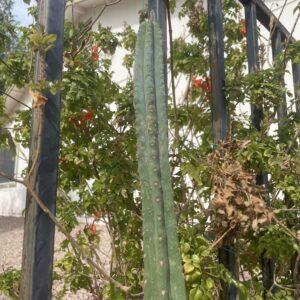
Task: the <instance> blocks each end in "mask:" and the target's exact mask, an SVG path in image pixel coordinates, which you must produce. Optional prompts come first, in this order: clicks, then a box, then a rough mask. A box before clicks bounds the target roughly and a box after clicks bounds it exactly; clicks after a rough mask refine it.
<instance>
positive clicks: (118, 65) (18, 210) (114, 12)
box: [0, 0, 300, 216]
mask: <svg viewBox="0 0 300 300" xmlns="http://www.w3.org/2000/svg"><path fill="white" fill-rule="evenodd" d="M143 2H146V1H141V0H123V1H121V2H120V3H119V4H117V5H113V6H110V7H108V8H107V9H106V10H105V11H104V13H103V15H102V16H101V18H100V22H101V23H102V25H104V26H110V27H112V30H113V31H114V32H120V31H122V29H123V28H124V24H125V22H126V23H127V24H129V25H131V26H132V27H133V29H135V30H137V29H138V20H139V15H138V12H139V10H141V9H142V8H143ZM182 2H183V0H180V1H178V3H179V4H180V3H182ZM265 2H266V4H267V5H268V6H270V7H271V8H272V9H275V11H274V12H275V14H276V15H278V14H279V13H280V5H282V3H283V2H284V0H279V1H265ZM76 3H78V5H77V6H75V8H74V10H73V15H74V16H75V18H76V19H77V20H81V21H85V20H88V19H89V18H90V17H93V18H95V17H96V16H97V15H98V14H99V12H100V11H101V9H102V5H101V0H80V1H76ZM99 3H100V5H99ZM295 4H296V2H295V1H293V0H290V1H288V5H287V6H286V9H285V11H284V12H283V14H282V17H281V19H280V20H281V22H282V23H283V24H284V25H285V26H286V27H287V29H288V30H291V29H292V27H293V20H294V19H295V16H294V15H293V9H294V7H295ZM242 14H243V12H241V15H242ZM66 15H67V18H68V19H71V17H72V11H71V9H70V8H68V10H67V13H66ZM184 24H185V21H184V20H180V21H179V19H178V17H177V14H176V13H175V16H174V17H173V20H172V26H173V37H174V38H177V37H179V36H186V28H185V26H184ZM299 26H300V24H298V26H297V28H296V30H295V33H294V36H295V38H297V39H299V38H300V27H299ZM96 28H97V25H95V26H94V29H96ZM265 36H267V32H265ZM124 54H125V50H124V49H120V48H118V50H117V52H116V53H115V55H114V56H113V64H112V71H113V80H115V81H116V82H118V83H120V84H122V83H123V82H125V81H126V79H127V76H128V74H127V71H126V69H125V68H124V67H123V66H122V57H123V55H124ZM185 82H186V80H185V78H184V77H181V78H179V79H177V82H176V85H177V99H178V100H179V101H180V99H181V97H182V96H183V94H184V91H185ZM286 83H287V85H288V87H289V88H290V89H291V90H292V89H293V85H292V79H291V76H289V75H287V77H286ZM11 94H12V95H14V97H15V98H17V99H21V100H22V101H23V102H26V103H28V104H30V103H31V98H30V95H29V94H28V90H26V89H23V90H13V91H11ZM6 107H7V111H8V112H9V113H11V114H12V113H13V112H14V111H15V110H16V109H20V108H21V107H18V106H17V105H16V102H15V101H13V100H11V99H7V105H6ZM245 109H246V110H249V108H245ZM22 152H24V153H25V156H28V150H27V149H21V150H18V151H17V158H16V174H21V172H22V170H23V169H24V168H25V167H26V161H25V160H24V158H21V157H22V154H21V153H22ZM25 199H26V190H25V188H24V187H23V186H21V185H20V184H15V183H10V184H0V215H5V216H8V215H9V216H20V215H21V214H22V212H23V210H24V207H25Z"/></svg>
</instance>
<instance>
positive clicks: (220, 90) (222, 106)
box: [208, 0, 238, 300]
mask: <svg viewBox="0 0 300 300" xmlns="http://www.w3.org/2000/svg"><path fill="white" fill-rule="evenodd" d="M222 19H223V17H222V3H221V0H210V1H208V26H209V41H210V45H209V47H210V74H211V83H212V120H213V137H214V144H217V142H218V141H220V140H224V139H226V136H227V101H226V98H225V90H224V88H225V67H224V41H223V38H224V37H223V25H222V22H223V21H222ZM218 256H219V262H220V263H221V264H223V265H224V266H225V267H226V268H227V269H228V270H229V271H230V272H231V274H232V277H233V278H235V279H237V277H238V276H237V260H236V253H235V249H234V245H233V244H230V245H223V246H222V247H220V248H219V249H218ZM236 297H237V290H236V287H235V286H233V285H227V284H225V283H224V282H222V290H221V293H220V299H222V300H227V299H230V300H231V299H236Z"/></svg>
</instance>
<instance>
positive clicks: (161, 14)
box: [148, 0, 169, 93]
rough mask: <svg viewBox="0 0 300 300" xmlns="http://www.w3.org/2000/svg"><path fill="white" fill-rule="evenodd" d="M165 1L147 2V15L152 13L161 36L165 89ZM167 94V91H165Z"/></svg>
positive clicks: (149, 0) (151, 0)
mask: <svg viewBox="0 0 300 300" xmlns="http://www.w3.org/2000/svg"><path fill="white" fill-rule="evenodd" d="M167 1H169V0H148V13H150V12H151V11H153V12H154V13H155V20H156V21H157V22H158V24H159V26H160V29H161V31H162V36H163V46H164V68H165V83H166V89H167V87H168V84H167V70H168V68H167V51H168V49H167V48H168V46H167V45H168V43H167V5H166V3H167ZM166 93H167V90H166Z"/></svg>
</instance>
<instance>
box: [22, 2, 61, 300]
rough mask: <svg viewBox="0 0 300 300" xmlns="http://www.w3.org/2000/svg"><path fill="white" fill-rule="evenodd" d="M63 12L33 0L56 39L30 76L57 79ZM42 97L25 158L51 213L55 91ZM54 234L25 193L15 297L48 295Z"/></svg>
mask: <svg viewBox="0 0 300 300" xmlns="http://www.w3.org/2000/svg"><path fill="white" fill-rule="evenodd" d="M64 10H65V1H64V0H40V2H39V23H40V25H41V28H43V29H44V31H45V32H46V33H48V34H55V35H56V41H55V43H54V47H53V48H52V49H51V50H49V51H48V52H47V53H46V55H45V57H44V58H43V57H42V55H39V54H37V59H36V66H35V79H36V80H39V79H41V78H42V79H45V80H48V81H57V80H60V79H61V72H62V54H63V29H64ZM45 96H46V98H47V103H46V105H45V107H44V113H43V115H44V118H43V126H42V127H41V128H42V130H41V132H39V128H40V127H39V126H40V124H41V123H40V122H41V119H40V116H41V114H40V109H43V108H38V109H34V110H33V117H32V123H31V142H30V160H29V169H31V168H32V172H31V175H30V177H29V182H30V184H32V186H33V187H34V190H35V191H36V193H37V194H38V196H39V197H40V198H41V200H42V201H43V202H44V204H45V205H46V206H47V207H48V208H49V210H51V212H52V213H55V206H56V205H55V203H56V188H57V171H58V154H59V121H60V92H58V93H57V94H56V95H52V94H51V93H46V95H45ZM39 136H40V137H39ZM38 141H40V151H39V155H38V159H36V157H37V156H36V155H37V143H38ZM32 166H33V167H32ZM54 232H55V226H54V224H53V222H52V221H51V220H50V218H49V217H48V216H47V215H46V214H45V213H44V212H43V211H42V210H41V209H40V207H38V205H37V204H36V203H35V201H34V199H33V198H32V196H31V195H30V194H29V193H27V199H26V211H25V224H24V240H23V257H22V278H21V287H20V299H24V300H30V299H34V300H42V299H43V300H47V299H51V290H52V263H53V250H54Z"/></svg>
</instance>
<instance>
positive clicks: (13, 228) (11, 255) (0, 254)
mask: <svg viewBox="0 0 300 300" xmlns="http://www.w3.org/2000/svg"><path fill="white" fill-rule="evenodd" d="M23 225H24V218H16V217H0V243H1V244H0V268H1V269H0V272H2V270H4V269H6V268H8V267H14V268H18V269H19V268H20V267H21V263H22V242H23ZM83 227H84V224H83V225H81V226H78V228H76V229H75V231H78V230H80V229H82V228H83ZM97 230H100V232H101V235H100V238H101V241H102V242H101V246H100V249H99V255H100V257H101V260H102V262H103V266H106V267H108V265H109V257H110V246H109V235H108V233H107V230H106V229H105V226H103V225H102V226H97ZM63 239H64V236H63V235H62V233H60V232H58V231H57V232H56V233H55V249H56V251H55V253H54V260H57V259H59V258H61V257H62V253H61V252H58V250H57V249H58V247H59V244H60V242H61V241H62V240H63ZM61 286H62V284H61V283H60V282H56V283H55V284H54V287H53V299H55V295H56V294H57V292H58V291H59V289H60V287H61ZM4 299H8V298H6V297H3V296H1V295H0V300H4ZM64 299H93V298H92V296H91V295H90V294H88V293H87V292H85V291H79V292H78V293H76V295H75V294H71V293H68V294H67V295H66V296H65V297H64Z"/></svg>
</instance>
